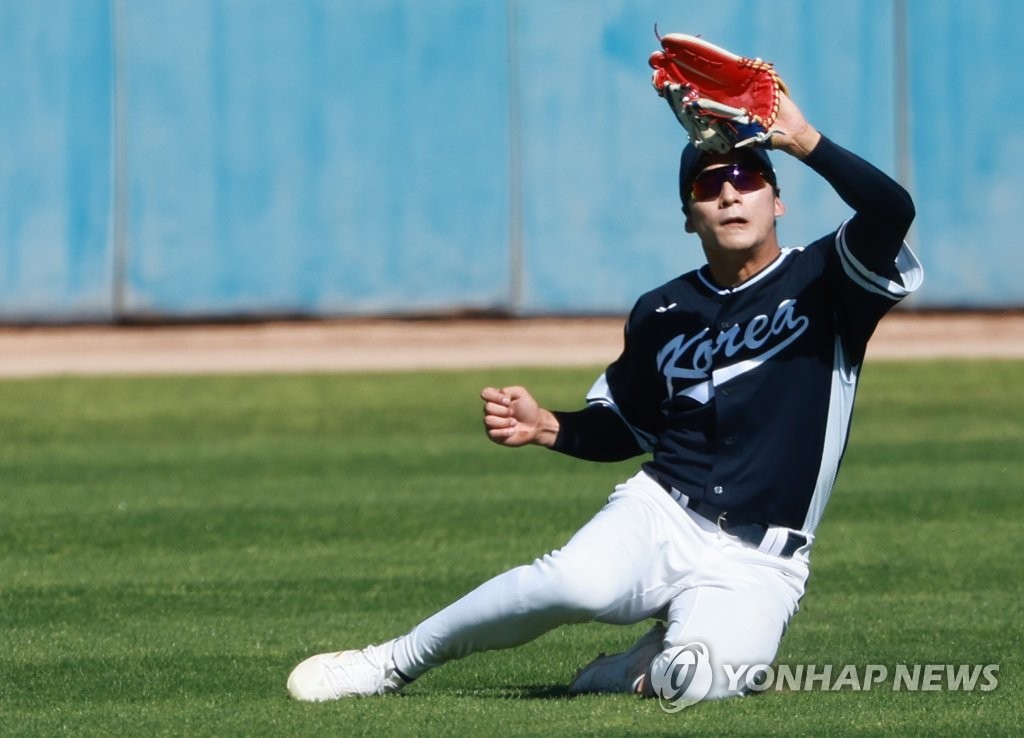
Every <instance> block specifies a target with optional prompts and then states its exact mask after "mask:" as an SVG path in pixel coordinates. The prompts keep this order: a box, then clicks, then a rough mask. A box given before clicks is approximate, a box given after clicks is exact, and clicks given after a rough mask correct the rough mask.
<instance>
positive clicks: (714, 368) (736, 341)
mask: <svg viewBox="0 0 1024 738" xmlns="http://www.w3.org/2000/svg"><path fill="white" fill-rule="evenodd" d="M810 322H811V321H810V319H809V318H808V317H807V316H806V315H800V314H798V313H797V311H796V300H783V301H782V302H781V303H779V306H778V307H777V308H776V309H775V312H774V313H773V314H772V315H763V314H761V315H755V316H754V317H752V318H750V319H749V320H747V321H745V322H739V323H735V324H733V325H731V326H729V327H728V328H727V329H725V330H722V331H720V332H719V333H718V334H717V335H715V334H714V333H713V329H712V328H711V327H710V326H706V327H704V328H702V329H700V330H699V331H697V332H695V333H694V334H693V335H687V334H685V333H681V334H679V335H678V336H676V337H674V338H672V339H670V340H669V341H668V342H666V343H665V345H664V346H662V348H661V350H660V351H658V354H657V358H656V361H657V364H658V369H659V371H660V372H661V373H662V374H663V375H664V376H665V381H666V386H667V388H668V390H669V394H670V396H675V395H677V394H686V395H691V396H694V395H693V393H691V392H689V391H688V390H689V389H690V388H692V387H693V386H694V385H699V384H703V383H706V382H708V381H709V380H712V379H714V384H720V383H721V382H724V381H728V380H729V379H732V378H734V377H736V376H738V375H739V374H742V373H744V372H747V371H750V370H752V369H754V368H756V367H757V366H760V365H761V364H762V363H763V362H764V361H766V360H767V359H769V358H771V357H772V356H775V354H777V353H779V352H780V351H782V350H783V349H784V348H786V347H787V346H789V345H790V344H791V343H793V342H794V341H796V340H797V339H798V338H799V337H800V336H801V335H803V333H804V332H805V331H806V330H807V327H808V326H809V325H810ZM701 394H704V393H701ZM709 394H710V393H708V396H709ZM694 397H695V399H701V398H700V396H699V395H697V396H694Z"/></svg>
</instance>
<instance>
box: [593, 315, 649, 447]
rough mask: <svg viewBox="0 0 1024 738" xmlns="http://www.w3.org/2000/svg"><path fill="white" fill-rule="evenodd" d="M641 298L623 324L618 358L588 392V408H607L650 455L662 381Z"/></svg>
mask: <svg viewBox="0 0 1024 738" xmlns="http://www.w3.org/2000/svg"><path fill="white" fill-rule="evenodd" d="M644 304H645V299H644V298H643V297H642V298H640V300H639V301H638V302H637V304H636V305H635V306H634V307H633V310H632V311H631V312H630V315H629V319H628V320H627V321H626V327H625V335H624V340H623V349H622V353H621V354H620V355H619V357H618V358H617V359H616V360H615V361H614V362H612V363H611V364H610V365H609V366H608V368H607V369H606V370H605V371H604V373H603V374H601V376H600V377H598V378H597V381H595V382H594V384H593V386H592V387H591V388H590V391H589V392H587V404H588V405H591V406H594V405H597V406H601V407H605V408H608V409H609V410H611V411H612V412H614V413H615V414H616V415H617V416H619V418H621V419H622V422H623V423H624V424H625V425H626V427H627V428H629V430H630V432H631V433H632V434H633V437H634V438H635V440H636V443H637V444H638V445H639V447H640V448H641V449H643V450H644V451H650V450H651V449H652V448H653V447H654V444H655V442H656V441H657V438H658V435H659V434H660V433H661V429H662V425H663V424H664V413H663V412H662V410H661V405H662V402H663V401H664V396H665V379H664V377H663V376H662V375H661V373H660V372H659V371H658V368H657V363H656V361H655V360H654V357H655V355H656V353H657V352H656V350H655V349H654V348H653V347H652V346H650V345H648V344H650V343H651V341H650V339H649V338H648V337H647V336H646V331H645V330H644V316H645V315H646V314H647V311H646V309H645V307H644Z"/></svg>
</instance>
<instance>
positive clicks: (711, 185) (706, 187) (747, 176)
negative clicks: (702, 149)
mask: <svg viewBox="0 0 1024 738" xmlns="http://www.w3.org/2000/svg"><path fill="white" fill-rule="evenodd" d="M726 182H729V183H730V184H731V185H732V186H733V187H735V188H736V189H737V190H738V191H740V192H754V191H755V190H759V189H761V188H762V187H764V185H765V184H766V180H765V178H764V175H762V174H761V173H760V172H758V171H756V170H752V169H744V168H743V167H738V166H731V167H719V168H718V169H711V170H709V171H707V172H704V173H703V174H701V175H700V176H698V177H697V178H696V179H695V180H693V191H692V194H693V199H694V200H713V199H714V198H716V197H718V195H719V193H720V192H721V191H722V185H724V184H725V183H726Z"/></svg>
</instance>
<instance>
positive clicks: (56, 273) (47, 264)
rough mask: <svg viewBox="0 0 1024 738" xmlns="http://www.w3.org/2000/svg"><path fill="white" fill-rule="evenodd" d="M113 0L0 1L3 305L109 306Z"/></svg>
mask: <svg viewBox="0 0 1024 738" xmlns="http://www.w3.org/2000/svg"><path fill="white" fill-rule="evenodd" d="M110 50H111V35H110V8H109V4H108V2H106V0H33V1H32V2H28V1H17V0H14V1H12V0H4V1H2V2H0V317H4V316H12V317H18V318H28V319H45V318H47V317H50V316H72V315H83V316H88V317H90V318H94V319H97V318H98V319H104V318H107V317H109V316H110V309H111V301H110V296H111V289H112V278H113V275H112V271H111V263H112V246H113V241H112V232H111V227H112V222H111V221H112V216H113V211H112V206H111V198H112V178H111V162H112V158H111V156H112V146H111V142H112V128H111V124H112V120H111V101H112V91H111V84H112V80H113V69H112V60H111V55H110Z"/></svg>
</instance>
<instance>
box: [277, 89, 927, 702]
mask: <svg viewBox="0 0 1024 738" xmlns="http://www.w3.org/2000/svg"><path fill="white" fill-rule="evenodd" d="M771 144H772V147H773V148H774V149H775V150H777V151H781V152H784V153H785V154H788V155H790V156H793V157H795V158H796V159H798V160H800V161H802V162H803V163H804V164H805V165H806V166H808V167H810V168H811V169H812V170H813V171H814V172H816V173H817V174H818V175H820V176H821V177H822V178H823V179H824V180H825V181H826V182H828V183H829V184H830V185H831V186H832V187H833V188H834V189H835V191H836V193H838V195H839V196H840V197H841V198H842V199H843V200H844V201H845V202H846V204H847V205H849V206H850V207H851V208H852V209H853V211H854V214H853V216H852V217H851V218H850V219H849V220H847V221H846V222H844V223H843V224H842V225H840V226H839V228H838V229H837V230H835V231H834V232H832V233H830V234H828V235H827V236H825V237H823V238H821V239H819V240H817V241H815V242H814V243H811V244H810V245H808V246H806V247H802V248H782V247H780V245H779V243H778V240H777V236H776V229H775V221H776V219H777V218H778V217H780V216H782V215H783V213H784V212H785V206H784V205H783V202H782V200H781V199H780V197H779V188H778V184H777V182H776V175H775V171H774V169H773V167H772V164H771V161H770V159H769V156H768V154H767V153H766V151H765V150H764V149H763V148H742V149H733V150H732V151H730V152H728V153H725V154H717V153H715V154H711V153H706V152H702V151H699V150H697V149H695V148H693V147H692V146H691V145H687V147H686V148H685V149H684V151H683V153H682V158H681V163H680V171H679V187H680V196H681V198H682V203H683V213H684V215H685V229H686V231H687V232H689V233H693V234H696V236H697V237H698V238H699V239H700V244H701V246H702V248H703V250H704V254H705V256H706V259H707V263H706V264H705V265H704V266H702V267H701V268H700V269H697V270H695V271H693V272H690V273H688V274H684V275H682V276H679V277H676V278H674V279H672V280H670V281H668V282H666V283H665V284H663V285H661V286H660V287H657V288H656V289H653V290H651V291H650V292H647V293H646V294H644V295H643V296H641V297H640V299H639V300H638V301H637V302H636V305H635V307H634V308H633V310H632V312H631V313H630V315H629V318H628V321H627V323H626V330H625V341H624V348H623V351H622V354H621V355H620V356H619V357H618V358H617V359H616V360H615V361H614V362H613V363H612V364H611V365H609V366H608V368H607V370H606V371H605V372H604V373H603V374H602V375H601V376H600V377H599V378H598V380H597V381H596V383H595V384H594V385H593V387H592V388H591V389H590V392H589V393H588V395H587V404H586V406H585V407H584V408H583V409H581V410H578V411H574V412H552V411H549V410H547V409H545V408H543V407H541V406H540V405H539V404H538V403H537V401H536V400H535V399H534V397H533V396H532V395H531V394H530V392H529V391H527V390H526V389H525V388H523V387H504V388H493V387H491V388H487V389H484V390H483V392H482V398H483V402H484V408H483V411H484V426H485V429H486V432H487V435H488V436H489V437H490V439H491V440H493V441H494V442H496V443H498V444H501V445H503V446H509V447H519V446H526V445H539V446H543V447H546V448H550V449H554V450H555V451H559V452H562V453H565V454H569V455H572V456H575V457H579V458H581V459H588V460H597V461H611V460H621V459H627V458H630V457H634V456H638V455H641V454H645V453H647V454H650V456H649V457H647V458H646V460H645V461H643V463H642V464H641V465H640V468H639V471H638V472H637V473H636V474H635V475H634V476H633V477H631V478H630V479H627V480H625V481H624V482H622V483H621V484H620V485H618V486H617V487H616V488H615V490H614V492H613V493H612V494H611V496H610V497H609V498H608V502H607V504H606V505H605V506H604V507H603V508H602V509H601V510H600V511H599V512H598V513H597V514H596V515H595V516H594V517H593V518H592V519H591V520H590V521H589V522H588V523H587V524H585V525H584V526H583V527H582V528H581V529H580V530H579V531H578V532H577V533H576V534H575V535H574V536H573V537H572V538H571V539H570V540H569V541H568V543H566V544H565V545H564V546H563V547H562V548H560V549H557V550H555V551H552V552H551V553H548V554H546V555H544V556H542V557H540V558H538V559H536V560H535V561H534V562H533V563H531V564H528V565H525V566H520V567H517V568H514V569H512V570H510V571H507V572H505V573H503V574H500V575H498V576H496V577H495V578H493V579H491V580H490V581H488V582H486V583H484V584H483V585H481V586H480V587H478V588H477V589H475V590H474V591H472V592H470V593H468V594H467V595H465V596H464V597H462V598H461V599H459V600H458V601H456V602H454V603H453V604H451V605H449V606H448V607H446V608H444V609H443V610H441V611H440V612H438V613H436V614H435V615H432V616H431V617H428V618H427V619H426V620H424V621H423V622H421V623H420V624H418V625H416V626H415V627H414V628H412V630H410V631H409V632H407V633H405V634H404V635H401V636H399V637H398V638H395V639H394V640H391V641H388V642H386V643H383V644H380V645H371V646H368V647H366V648H363V649H361V650H354V651H341V652H338V653H329V654H320V655H317V656H313V657H311V658H309V659H306V660H305V661H303V662H302V663H301V664H299V665H298V666H297V667H296V668H295V669H294V671H293V672H292V673H291V675H290V677H289V679H288V689H289V691H290V693H291V695H292V696H293V697H295V698H296V699H299V700H308V701H323V700H333V699H338V698H343V697H350V696H361V695H372V694H387V693H391V692H396V691H398V690H400V689H401V688H402V687H403V686H404V685H406V684H408V683H409V682H411V681H412V680H414V679H416V678H418V677H420V676H422V675H423V674H425V673H426V672H428V671H429V670H430V669H433V668H435V667H438V666H440V665H442V664H444V663H446V662H448V661H451V660H453V659H460V658H463V657H465V656H468V655H470V654H472V653H475V652H478V651H486V650H490V649H499V648H509V647H512V646H516V645H520V644H523V643H526V642H528V641H530V640H532V639H535V638H537V637H538V636H540V635H542V634H544V633H546V632H548V631H550V630H552V629H553V628H556V627H558V626H561V625H565V624H569V623H583V622H589V621H595V620H596V621H600V622H605V623H616V624H631V623H637V622H640V621H644V620H648V619H652V620H653V621H654V624H653V627H652V628H651V629H650V630H649V631H648V632H647V633H646V634H645V635H644V636H643V637H641V638H640V640H639V641H637V643H636V644H635V645H634V646H633V647H632V648H630V649H629V650H628V651H626V652H624V653H621V654H615V655H612V656H602V657H598V658H597V659H596V660H595V661H593V662H591V663H590V664H589V665H587V666H586V667H584V668H583V669H582V670H581V671H580V672H579V673H578V675H577V676H576V678H575V680H574V681H573V682H572V684H571V686H570V692H572V693H579V692H635V693H640V694H648V695H650V694H652V688H651V679H652V676H651V675H652V674H654V673H655V672H657V671H658V670H659V669H660V670H662V673H664V670H665V669H667V668H668V667H669V666H670V664H667V663H666V660H668V659H670V658H671V655H672V649H673V648H674V647H680V646H684V645H686V644H691V643H700V644H703V645H704V646H705V647H706V651H707V653H708V654H709V658H710V662H711V666H712V675H713V680H712V683H711V685H710V688H709V690H708V694H707V696H709V697H726V696H730V695H735V694H742V693H743V690H744V689H745V688H746V685H745V684H742V683H741V684H739V685H732V688H731V689H730V683H729V680H727V679H726V673H725V670H724V668H723V667H724V666H726V665H740V664H770V663H772V661H773V659H774V657H775V655H776V652H777V649H778V646H779V641H780V639H781V637H782V634H783V632H784V631H785V629H786V627H787V624H788V623H789V621H790V618H791V617H792V616H793V614H794V613H795V612H796V610H797V606H798V603H799V601H800V598H801V597H802V596H803V594H804V588H805V585H806V582H807V577H808V565H809V554H810V551H811V548H812V545H813V541H814V531H815V528H816V527H817V525H818V523H819V521H820V520H821V516H822V513H823V511H824V509H825V505H826V503H827V502H828V498H829V493H830V492H831V490H832V486H833V484H834V482H835V478H836V473H837V471H838V468H839V463H840V459H841V458H842V455H843V452H844V449H845V446H846V441H847V437H848V434H849V430H850V418H851V413H852V410H853V400H854V394H855V391H856V389H857V382H858V377H859V374H860V369H861V364H862V362H863V360H864V354H865V348H866V345H867V342H868V339H869V337H870V336H871V334H872V332H873V331H874V329H875V326H876V324H877V323H878V321H879V320H880V319H881V318H882V316H883V315H884V314H885V313H886V311H888V310H889V309H890V308H891V307H892V306H893V305H895V304H896V303H897V302H898V301H899V300H900V299H901V298H903V297H904V296H906V295H907V294H909V293H910V292H912V291H913V290H915V289H916V288H917V287H918V286H919V284H920V282H921V278H922V272H921V267H920V265H919V263H918V261H917V259H916V257H915V256H914V255H913V253H911V251H910V249H909V247H908V246H907V245H906V244H905V243H904V236H905V235H906V233H907V231H908V229H909V227H910V224H911V221H912V220H913V217H914V205H913V202H912V201H911V199H910V196H909V195H908V194H907V192H906V191H905V190H904V189H903V188H902V187H900V186H899V185H898V184H897V183H896V182H894V181H893V180H892V179H890V178H889V177H888V176H886V175H885V174H883V173H882V172H881V171H879V170H878V169H876V168H875V167H873V166H872V165H870V164H868V163H867V162H865V161H864V160H862V159H860V158H858V157H857V156H855V155H854V154H852V153H850V152H848V151H846V150H845V149H843V148H841V147H840V146H839V145H837V144H836V143H834V142H832V141H831V140H829V139H827V138H825V137H824V136H822V135H821V134H820V133H819V132H818V131H817V130H816V129H815V128H814V127H813V126H811V125H810V124H809V123H808V122H807V121H806V120H805V118H804V116H803V114H802V113H801V112H800V110H799V109H798V108H797V106H796V105H794V104H793V102H792V101H791V100H790V99H789V98H788V97H786V96H783V98H782V100H781V103H780V109H779V116H778V119H777V120H776V122H775V124H774V126H773V135H772V139H771Z"/></svg>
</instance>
